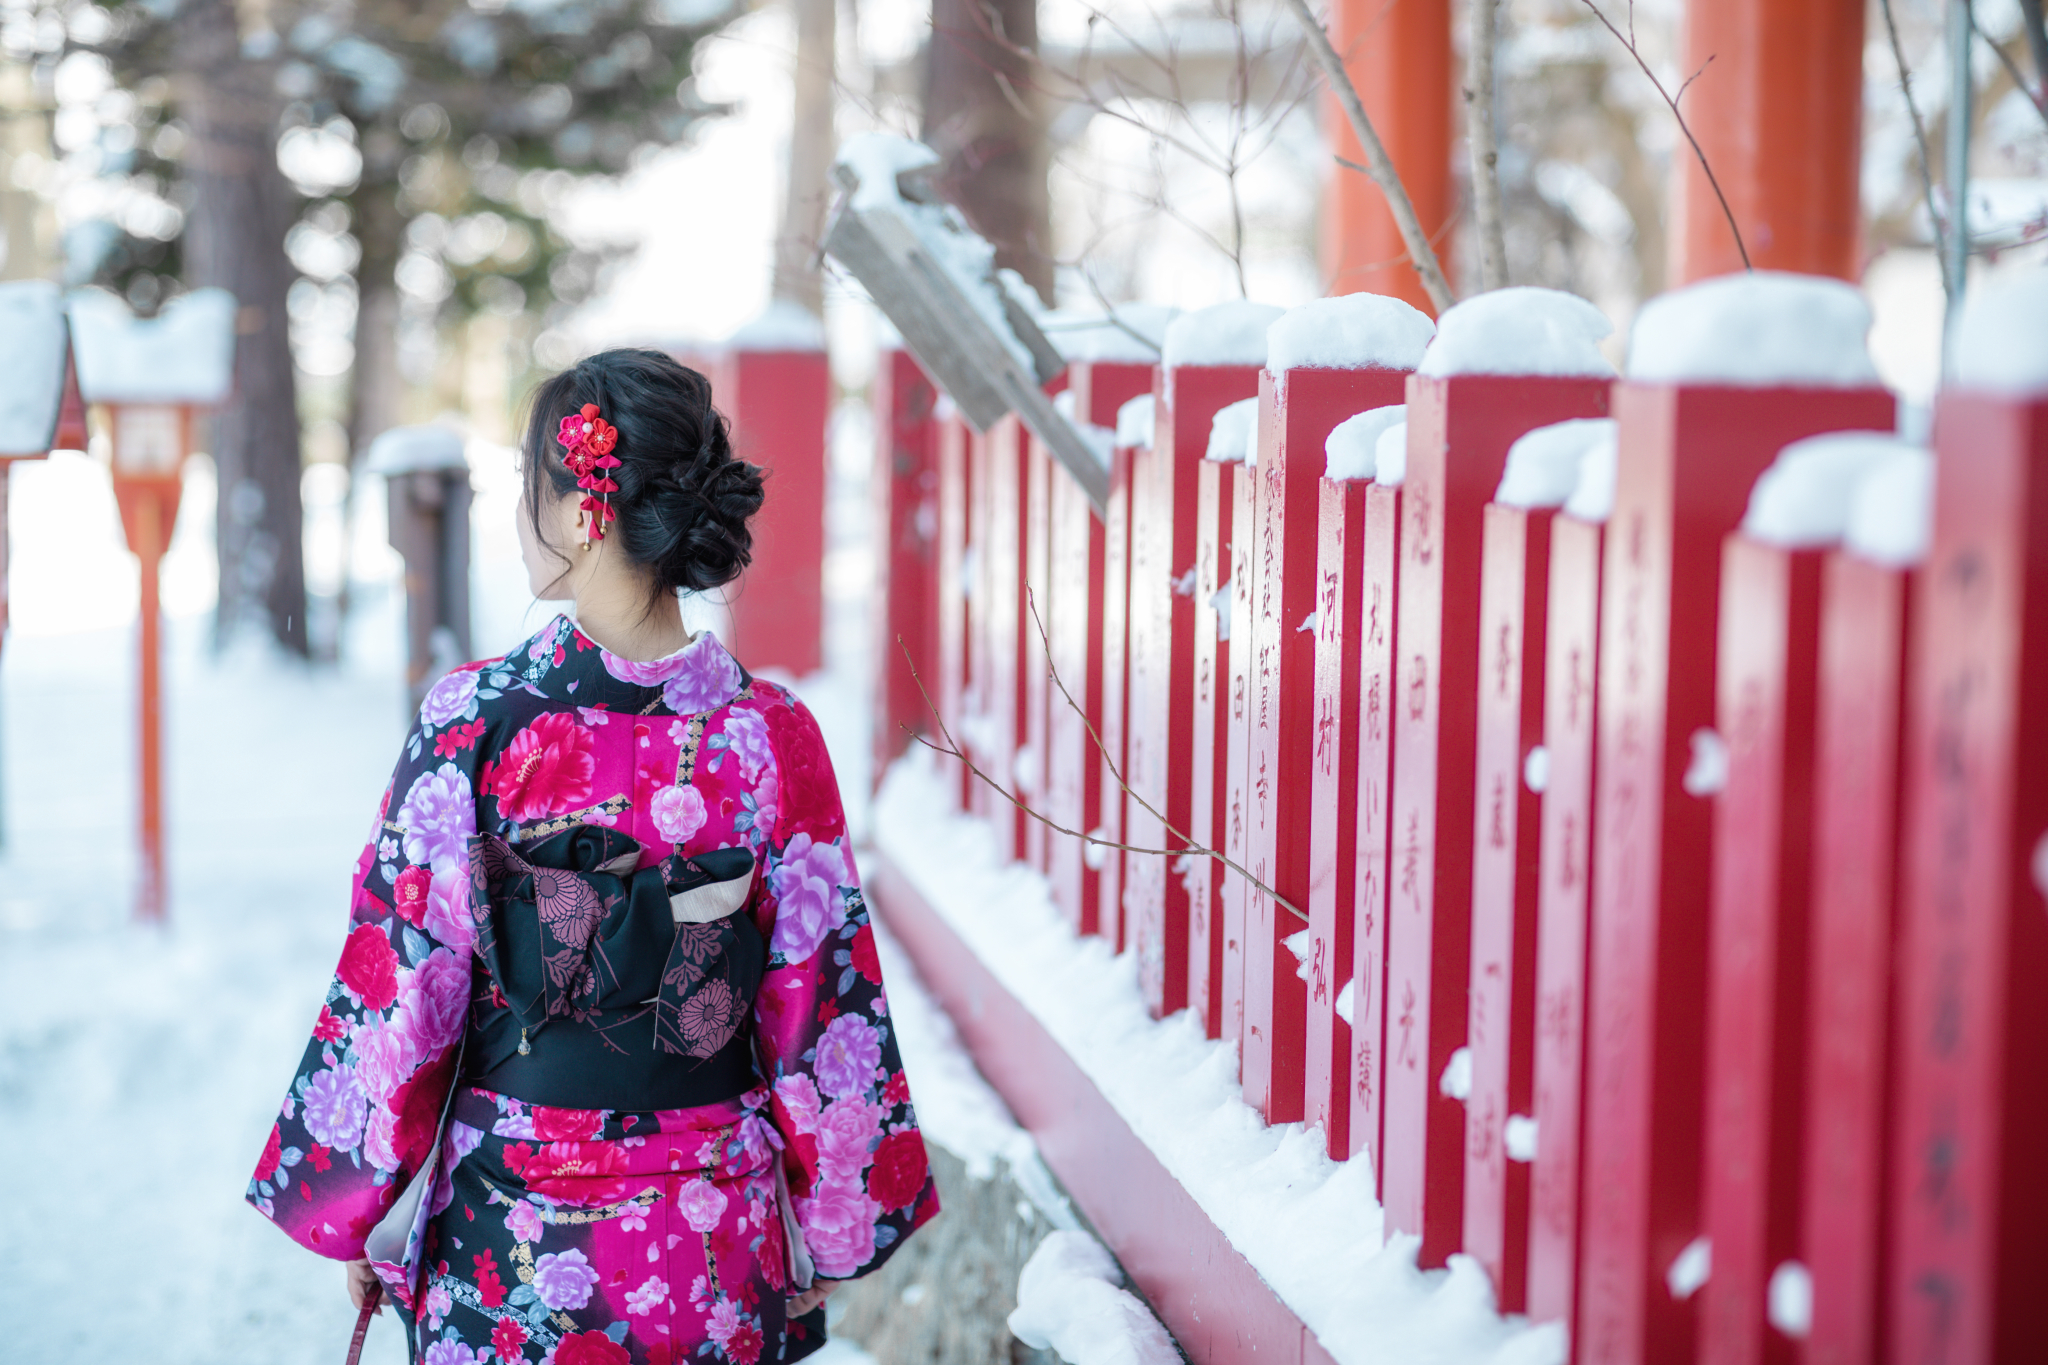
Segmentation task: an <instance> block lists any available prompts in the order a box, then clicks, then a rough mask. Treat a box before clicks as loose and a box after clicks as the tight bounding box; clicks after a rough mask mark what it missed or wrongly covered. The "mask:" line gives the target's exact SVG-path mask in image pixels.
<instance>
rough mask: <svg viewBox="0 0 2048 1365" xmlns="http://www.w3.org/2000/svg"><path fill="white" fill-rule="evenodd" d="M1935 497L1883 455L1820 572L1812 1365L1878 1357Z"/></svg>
mask: <svg viewBox="0 0 2048 1365" xmlns="http://www.w3.org/2000/svg"><path fill="white" fill-rule="evenodd" d="M1933 492H1934V460H1933V457H1932V456H1931V455H1930V454H1928V453H1927V452H1926V451H1924V450H1908V451H1905V452H1902V453H1900V454H1897V455H1894V456H1891V457H1889V458H1888V459H1887V460H1886V461H1885V462H1884V463H1883V464H1881V465H1879V466H1878V467H1877V468H1876V469H1874V470H1872V471H1871V472H1870V473H1868V474H1866V475H1864V476H1863V478H1862V479H1861V480H1860V481H1859V482H1858V484H1857V488H1856V493H1855V500H1854V503H1853V505H1852V507H1851V511H1850V515H1849V524H1848V531H1847V534H1846V536H1845V537H1844V544H1843V548H1841V549H1839V550H1836V551H1833V552H1831V553H1829V554H1828V556H1827V558H1826V561H1825V563H1824V565H1823V567H1822V569H1821V589H1820V591H1821V605H1820V644H1819V654H1820V657H1819V678H1818V684H1817V685H1818V688H1819V694H1820V695H1819V701H1818V702H1817V704H1816V705H1815V708H1814V710H1815V713H1816V715H1817V717H1818V722H1817V724H1818V733H1817V734H1816V736H1815V741H1814V759H1813V782H1814V790H1813V855H1812V857H1813V866H1812V887H1813V889H1812V912H1811V913H1812V917H1811V920H1810V938H1809V939H1808V943H1807V954H1806V957H1807V1015H1806V1094H1805V1099H1804V1103H1805V1144H1806V1145H1805V1153H1804V1156H1803V1159H1802V1163H1801V1176H1800V1212H1799V1243H1798V1244H1799V1254H1800V1258H1801V1260H1802V1261H1803V1263H1804V1265H1805V1267H1806V1270H1807V1272H1808V1274H1809V1275H1810V1276H1811V1282H1812V1292H1811V1299H1810V1301H1811V1304H1812V1321H1811V1324H1810V1329H1809V1330H1808V1332H1807V1334H1806V1346H1805V1352H1806V1355H1807V1358H1808V1359H1810V1360H1815V1361H1861V1360H1875V1359H1877V1358H1878V1355H1879V1352H1878V1342H1879V1340H1880V1338H1881V1336H1882V1319H1883V1312H1882V1308H1881V1303H1882V1297H1881V1296H1882V1293H1883V1287H1882V1285H1881V1284H1880V1275H1879V1271H1880V1268H1881V1263H1882V1262H1881V1248H1882V1247H1883V1245H1884V1228H1885V1224H1886V1222H1887V1219H1886V1216H1885V1215H1886V1208H1885V1193H1886V1191H1885V1181H1884V1171H1885V1165H1886V1161H1887V1159H1888V1155H1889V1152H1890V1150H1891V1146H1892V1144H1891V1142H1890V1141H1889V1140H1888V1132H1889V1128H1890V1123H1889V1121H1888V1118H1887V1115H1886V1113H1885V1099H1886V1094H1887V1091H1888V1089H1889V1087H1890V1086H1891V1084H1892V1076H1893V1072H1894V1059H1895V1056H1896V1040H1895V1038H1894V1037H1893V1033H1894V1030H1893V1028H1892V1004H1893V994H1892V981H1893V979H1894V972H1895V971H1896V965H1895V962H1894V948H1895V943H1896V930H1895V923H1896V914H1895V910H1896V906H1897V885H1898V879H1897V872H1898V862H1899V815H1898V811H1899V801H1898V789H1899V780H1898V779H1899V727H1900V723H1901V720H1902V716H1903V709H1904V708H1903V703H1904V687H1905V672H1906V642H1907V640H1908V639H1909V638H1910V636H1911V630H1910V629H1909V623H1908V611H1909V604H1910V589H1911V578H1912V566H1914V565H1917V564H1918V563H1919V562H1920V560H1922V559H1923V558H1925V556H1926V553H1927V532H1928V523H1929V521H1930V519H1931V513H1932V510H1933V509H1932V498H1933Z"/></svg>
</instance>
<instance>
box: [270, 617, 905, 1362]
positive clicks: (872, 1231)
mask: <svg viewBox="0 0 2048 1365" xmlns="http://www.w3.org/2000/svg"><path fill="white" fill-rule="evenodd" d="M563 869H568V872H567V873H565V872H564V871H563ZM693 898H694V899H693ZM707 905H708V908H706V906H707ZM692 906H694V907H696V909H695V910H691V909H690V907H692ZM671 907H673V915H671ZM721 914H723V915H724V917H723V918H718V916H719V915H721ZM749 992H751V994H752V1008H751V1011H749V1010H747V1009H746V1007H745V999H746V997H747V995H748V993H749ZM571 1021H580V1022H581V1023H582V1024H583V1025H584V1026H585V1027H584V1031H583V1032H582V1033H581V1034H579V1033H577V1031H576V1029H575V1028H573V1027H572V1026H571ZM593 1021H594V1022H593ZM550 1029H552V1030H553V1032H552V1033H551V1032H550V1031H549V1030H550ZM579 1036H580V1037H584V1038H586V1039H590V1038H596V1039H598V1040H600V1041H599V1042H597V1043H596V1044H594V1045H595V1046H597V1047H599V1048H601V1049H604V1050H607V1051H608V1052H611V1053H617V1054H619V1055H621V1056H627V1055H629V1054H630V1053H631V1051H632V1049H636V1048H637V1049H643V1050H646V1049H657V1048H658V1049H661V1050H662V1051H663V1052H664V1054H665V1056H666V1058H667V1062H665V1063H664V1064H665V1065H666V1064H668V1063H670V1062H672V1063H677V1064H680V1065H681V1066H683V1067H685V1068H686V1069H687V1068H691V1067H697V1066H700V1065H701V1066H704V1067H725V1068H727V1069H726V1070H725V1071H724V1072H722V1073H720V1074H719V1077H718V1078H714V1080H713V1081H712V1082H711V1083H710V1088H709V1089H706V1090H704V1091H703V1093H704V1094H715V1095H718V1096H730V1097H729V1098H717V1099H715V1101H714V1102H708V1103H695V1104H685V1105H682V1106H681V1107H673V1108H661V1107H655V1106H653V1105H650V1106H649V1107H647V1108H644V1109H636V1110H626V1109H603V1108H570V1107H550V1106H549V1105H544V1104H539V1103H528V1102H524V1101H522V1100H520V1099H516V1098H513V1097H511V1096H510V1095H508V1094H506V1093H502V1092H501V1091H498V1090H495V1089H493V1088H491V1087H490V1086H488V1085H486V1084H483V1083H481V1082H480V1080H479V1078H480V1077H483V1075H484V1073H485V1072H487V1071H489V1070H490V1069H491V1067H493V1066H511V1065H514V1064H517V1063H519V1062H520V1061H521V1060H522V1059H524V1058H525V1055H526V1054H527V1053H528V1052H529V1051H538V1052H541V1053H546V1052H547V1051H548V1049H549V1048H550V1047H552V1046H554V1042H553V1040H555V1039H566V1038H570V1037H579ZM604 1060H605V1058H604V1057H597V1058H595V1061H596V1062H603V1061H604ZM493 1074H502V1073H501V1072H497V1073H493ZM693 1074H694V1073H693ZM707 1074H708V1073H707ZM735 1076H736V1077H737V1078H738V1079H737V1080H734V1081H732V1083H731V1084H729V1085H727V1084H724V1083H723V1079H724V1078H730V1077H735ZM248 1197H249V1200H250V1202H251V1203H253V1204H255V1205H256V1207H257V1208H258V1209H260V1210H261V1211H262V1212H263V1213H264V1214H265V1215H266V1216H268V1217H269V1218H271V1219H272V1220H273V1221H275V1222H276V1223H277V1225H278V1226H279V1227H281V1228H283V1229H284V1230H285V1232H287V1233H288V1234H289V1235H290V1236H291V1237H292V1238H293V1239H294V1240H296V1241H298V1242H300V1243H302V1244H303V1245H305V1246H307V1247H309V1248H311V1249H312V1250H314V1251H317V1252H319V1253H321V1254H322V1255H324V1256H331V1257H333V1258H335V1259H337V1260H353V1259H357V1258H361V1257H365V1256H366V1254H367V1256H368V1258H369V1259H370V1260H371V1262H372V1264H373V1265H374V1266H375V1268H376V1270H377V1272H378V1274H379V1276H380V1278H381V1279H382V1281H383V1283H384V1285H385V1287H386V1289H387V1290H388V1294H389V1297H390V1298H391V1299H392V1300H393V1302H394V1303H395V1304H396V1305H397V1307H398V1309H399V1312H400V1316H401V1319H402V1320H403V1321H404V1322H405V1323H406V1325H407V1327H408V1331H409V1342H410V1345H411V1348H412V1351H413V1357H414V1359H416V1360H418V1359H422V1358H423V1359H424V1360H425V1361H427V1362H428V1365H477V1362H483V1361H491V1362H512V1361H538V1362H541V1363H542V1365H626V1362H633V1363H634V1365H641V1363H643V1362H651V1363H653V1365H666V1363H668V1362H681V1361H685V1360H689V1361H699V1360H702V1361H707V1362H726V1361H731V1362H736V1363H737V1365H755V1362H757V1361H792V1360H797V1359H801V1358H802V1357H803V1356H806V1355H808V1354H810V1353H811V1352H812V1351H814V1350H816V1349H817V1348H818V1347H819V1346H821V1345H822V1344H823V1342H824V1313H823V1310H822V1309H819V1310H814V1311H813V1312H812V1313H811V1314H809V1315H807V1316H805V1317H804V1318H801V1319H793V1320H792V1319H789V1318H788V1317H787V1314H786V1312H785V1304H786V1299H787V1297H788V1296H789V1295H790V1294H792V1293H794V1292H796V1290H797V1288H798V1287H799V1286H800V1285H801V1284H803V1283H807V1282H808V1277H809V1275H810V1274H811V1273H812V1272H813V1271H814V1272H815V1273H816V1274H817V1275H818V1276H821V1277H824V1278H828V1279H845V1278H850V1277H853V1276H857V1275H862V1274H866V1273H867V1272H869V1271H871V1270H873V1269H875V1268H876V1267H877V1266H879V1265H880V1264H881V1263H882V1262H883V1261H884V1260H886V1259H887V1258H888V1256H889V1254H890V1253H891V1252H892V1251H893V1250H894V1249H895V1247H896V1246H897V1245H899V1244H900V1243H901V1242H902V1240H903V1238H904V1237H906V1236H907V1235H908V1234H909V1233H910V1232H911V1231H913V1230H914V1229H916V1228H917V1227H918V1226H920V1225H921V1224H922V1223H924V1222H925V1221H926V1220H927V1219H929V1218H930V1217H931V1216H932V1215H933V1214H935V1213H936V1212H937V1211H938V1197H937V1193H936V1190H935V1189H934V1187H933V1184H932V1181H931V1179H930V1175H929V1172H928V1170H927V1167H926V1162H925V1151H924V1143H923V1139H922V1137H921V1136H920V1135H919V1133H918V1129H917V1122H916V1117H915V1115H914V1113H913V1112H912V1110H911V1106H910V1093H909V1089H908V1087H907V1086H906V1084H905V1082H904V1077H903V1067H902V1061H901V1060H900V1058H899V1056H898V1053H897V1046H896V1039H895V1035H894V1031H893V1029H892V1027H891V1025H890V1020H889V1011H888V1004H887V1001H886V998H885V996H884V994H883V991H882V975H881V969H880V967H879V966H878V964H877V961H876V957H875V944H874V934H873V930H872V929H871V928H870V927H869V923H868V914H867V910H866V907H865V906H864V904H863V903H862V900H861V894H860V889H859V885H858V879H857V877H856V874H855V871H854V865H853V857H852V853H851V850H850V849H849V847H848V842H847V835H846V827H845V820H844V817H843V814H842V812H841V808H840V803H839V795H838V788H837V786H836V784H835V781H834V778H833V775H832V765H831V763H830V761H829V759H828V758H827V756H826V753H825V746H824V742H823V739H822V737H821V736H820V734H819V732H818V727H817V723H816V722H815V721H814V720H813V719H812V717H811V714H810V712H809V711H807V710H805V709H804V707H803V705H802V703H800V702H798V701H797V700H796V698H795V697H793V696H791V695H790V694H789V693H788V692H787V691H785V690H784V689H782V688H780V687H777V686H775V685H773V684H771V683H768V682H765V681H762V680H760V679H756V678H752V677H749V676H748V675H747V674H746V673H745V672H744V671H743V670H742V669H741V668H740V666H739V665H738V664H737V663H736V662H734V660H733V658H732V656H731V655H730V654H728V653H727V652H726V651H725V649H724V647H723V646H721V645H720V644H719V642H718V641H717V639H716V638H714V637H713V636H711V635H709V634H705V635H701V636H699V637H698V638H697V639H696V640H695V641H694V642H693V643H691V644H690V645H689V646H687V647H686V648H684V649H683V650H681V651H680V652H678V653H676V654H674V655H671V656H670V657H668V658H666V659H662V660H659V661H656V662H653V663H636V662H632V661H629V660H626V659H621V658H618V657H616V656H615V655H612V654H610V653H608V652H606V651H605V650H603V649H602V648H600V647H599V646H598V645H596V644H595V643H593V642H592V641H591V640H590V639H589V638H588V637H586V636H585V635H584V634H583V633H582V632H581V631H579V630H578V629H576V627H575V626H574V625H573V624H571V622H570V621H569V620H568V619H567V618H565V617H557V618H556V619H555V620H554V621H552V622H550V623H549V624H548V625H547V626H546V627H545V628H543V629H542V630H541V631H540V633H539V634H537V635H535V636H534V637H533V638H532V639H531V640H529V641H527V642H526V643H525V644H524V645H522V646H520V647H519V648H518V649H516V650H514V651H513V652H512V653H510V654H508V655H506V656H505V657H504V658H502V659H491V660H486V661H484V662H482V663H476V664H470V665H467V666H465V667H464V668H462V669H459V670H457V671H456V672H454V673H451V674H449V675H448V676H447V677H445V678H443V679H442V680H441V681H440V682H439V683H438V684H437V685H436V686H435V687H434V688H433V690H432V691H431V692H430V693H429V694H428V695H427V698H426V700H425V701H424V703H423V704H422V705H421V707H420V713H419V719H418V723H417V725H416V726H415V728H414V729H413V731H412V732H411V734H410V735H409V736H408V738H407V740H406V744H405V750H404V753H403V754H402V756H401V757H400V760H399V763H398V769H397V772H396V774H395V775H394V776H393V778H392V782H391V786H390V788H389V789H388V790H387V791H386V793H385V795H384V803H383V808H382V810H380V812H379V814H378V820H377V824H376V827H375V828H374V829H373V831H372V833H371V838H370V843H369V847H368V848H367V849H365V850H364V852H363V855H362V858H361V860H360V862H359V863H358V866H357V870H356V877H355V883H354V894H353V903H352V911H351V927H350V931H349V935H348V939H347V942H346V944H345V945H344V947H343V949H342V954H341V963H340V966H339V967H338V969H337V970H336V973H335V978H334V981H333V983H332V984H331V985H330V986H329V987H328V991H327V999H326V1003H325V1004H324V1005H323V1006H322V1007H321V1010H320V1017H319V1020H318V1022H316V1023H315V1025H314V1027H313V1038H312V1041H311V1043H310V1044H309V1045H308V1047H307V1049H306V1053H305V1056H304V1059H303V1060H302V1061H301V1063H300V1065H299V1070H298V1074H297V1076H296V1077H295V1078H294V1079H293V1081H292V1085H291V1089H290V1091H289V1092H288V1093H287V1094H286V1095H285V1098H284V1103H283V1105H282V1107H281V1109H280V1112H279V1118H278V1121H277V1123H276V1124H275V1125H274V1126H273V1127H272V1129H271V1132H270V1139H269V1141H268V1143H267V1144H266V1145H265V1147H264V1149H263V1155H262V1158H261V1160H260V1161H259V1162H258V1164H257V1167H256V1172H255V1176H254V1178H253V1179H252V1180H251V1181H250V1185H249V1194H248Z"/></svg>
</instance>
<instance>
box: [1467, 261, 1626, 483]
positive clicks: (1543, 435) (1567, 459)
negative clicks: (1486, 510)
mask: <svg viewBox="0 0 2048 1365" xmlns="http://www.w3.org/2000/svg"><path fill="white" fill-rule="evenodd" d="M1566 297H1570V296H1569V295H1567V296H1566ZM1462 306H1463V305H1462V304H1461V305H1460V307H1462ZM1454 311H1455V310H1454ZM1614 432H1615V425H1614V419H1613V418H1611V417H1574V418H1572V419H1571V420H1570V421H1567V422H1553V423H1551V424H1550V425H1549V426H1547V427H1537V428H1536V429H1535V430H1534V431H1530V432H1524V433H1523V434H1522V435H1521V436H1519V437H1517V438H1516V440H1515V443H1514V444H1513V445H1511V446H1509V447H1508V463H1507V467H1506V468H1505V469H1503V470H1502V471H1501V476H1500V486H1499V487H1498V488H1496V489H1494V490H1493V500H1494V501H1495V502H1497V503H1499V504H1500V505H1501V506H1503V507H1526V508H1531V509H1534V508H1540V507H1562V506H1564V504H1565V502H1566V500H1567V499H1569V498H1570V497H1571V495H1572V490H1573V489H1575V488H1577V487H1578V486H1579V467H1580V465H1582V464H1583V463H1584V462H1585V458H1586V452H1587V451H1589V450H1591V449H1592V448H1593V447H1594V446H1595V445H1597V444H1599V443H1600V442H1602V441H1605V442H1608V443H1609V444H1612V443H1613V441H1614Z"/></svg>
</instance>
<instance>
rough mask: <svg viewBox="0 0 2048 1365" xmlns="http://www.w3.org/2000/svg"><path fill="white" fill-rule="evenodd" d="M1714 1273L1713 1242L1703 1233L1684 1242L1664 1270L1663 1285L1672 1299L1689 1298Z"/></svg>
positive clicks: (1697, 1291)
mask: <svg viewBox="0 0 2048 1365" xmlns="http://www.w3.org/2000/svg"><path fill="white" fill-rule="evenodd" d="M1713 1273H1714V1243H1713V1240H1712V1239H1711V1238H1709V1237H1706V1236H1704V1235H1702V1236H1699V1237H1695V1238H1693V1239H1692V1240H1691V1241H1690V1242H1687V1243H1686V1244H1685V1247H1684V1249H1682V1250H1681V1251H1680V1252H1679V1253H1678V1255H1676V1256H1674V1257H1672V1258H1671V1265H1670V1267H1669V1268H1668V1269H1666V1270H1665V1272H1664V1285H1665V1287H1666V1288H1668V1289H1669V1290H1670V1291H1671V1297H1672V1298H1674V1299H1689V1298H1691V1297H1692V1296H1693V1295H1695V1294H1697V1293H1699V1291H1700V1286H1702V1285H1704V1284H1705V1283H1706V1282H1707V1279H1708V1277H1709V1276H1711V1275H1712V1274H1713Z"/></svg>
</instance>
